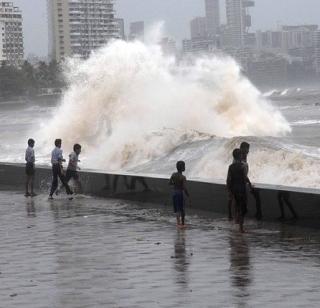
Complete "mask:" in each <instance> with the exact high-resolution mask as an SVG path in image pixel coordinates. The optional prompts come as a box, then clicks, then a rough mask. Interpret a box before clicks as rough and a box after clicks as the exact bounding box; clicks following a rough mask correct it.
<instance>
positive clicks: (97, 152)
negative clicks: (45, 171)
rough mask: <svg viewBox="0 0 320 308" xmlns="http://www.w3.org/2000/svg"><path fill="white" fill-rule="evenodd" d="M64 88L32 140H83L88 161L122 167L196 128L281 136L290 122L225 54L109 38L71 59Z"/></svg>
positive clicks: (48, 143) (68, 143)
mask: <svg viewBox="0 0 320 308" xmlns="http://www.w3.org/2000/svg"><path fill="white" fill-rule="evenodd" d="M67 76H68V79H69V83H70V88H69V89H68V91H67V92H66V93H65V95H64V98H63V100H62V103H61V106H60V107H59V108H58V109H57V111H56V113H55V116H54V117H53V118H52V119H51V120H50V121H49V122H47V123H45V125H44V128H43V130H42V131H41V133H40V135H39V136H38V139H40V143H41V144H42V147H44V151H45V153H49V152H50V149H51V147H52V143H53V140H54V139H55V138H57V137H60V138H62V139H63V142H64V144H63V146H64V148H70V149H71V147H72V145H73V144H74V143H75V142H79V143H81V144H82V145H83V149H84V154H85V156H86V158H87V159H86V166H88V167H91V168H101V169H108V170H111V169H122V170H125V169H128V168H131V167H133V166H136V165H139V164H141V163H143V162H148V161H152V160H154V159H156V158H158V157H161V156H163V155H165V153H169V152H170V151H172V150H173V149H174V148H176V147H177V146H179V145H180V144H182V143H185V142H192V141H194V140H195V138H198V134H195V133H194V132H198V133H200V134H208V135H216V136H222V137H232V136H245V135H254V136H265V135H268V136H282V135H285V134H286V133H287V132H289V131H290V126H289V124H288V123H287V121H286V120H285V119H284V117H283V116H282V115H281V113H280V112H279V111H278V110H277V109H276V108H275V107H273V106H272V105H271V104H270V103H269V101H267V100H266V99H265V98H263V97H262V95H261V93H260V92H259V91H258V90H257V89H256V88H255V87H254V86H253V85H252V84H251V83H250V82H249V81H248V80H247V79H246V78H245V77H243V76H242V75H241V70H240V67H239V66H238V64H237V63H236V62H235V61H234V60H233V59H231V58H229V57H217V56H212V57H205V58H198V59H195V61H194V62H193V63H179V64H177V62H176V60H175V59H174V58H173V57H168V56H165V55H164V54H163V53H162V51H161V48H160V47H159V46H158V45H156V44H154V43H152V44H143V43H141V42H124V41H115V42H112V43H111V44H109V45H108V46H106V47H105V48H103V49H101V50H99V51H97V52H95V53H94V54H93V55H92V56H91V57H90V58H89V59H88V60H87V61H80V60H73V61H71V62H70V65H69V69H68V75H67Z"/></svg>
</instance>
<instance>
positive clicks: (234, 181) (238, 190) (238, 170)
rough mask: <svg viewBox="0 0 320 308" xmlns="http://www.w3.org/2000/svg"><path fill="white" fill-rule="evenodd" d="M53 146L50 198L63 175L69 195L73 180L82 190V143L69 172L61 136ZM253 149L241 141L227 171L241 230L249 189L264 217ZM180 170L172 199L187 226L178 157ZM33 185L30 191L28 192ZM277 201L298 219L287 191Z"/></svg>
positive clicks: (30, 166) (232, 212)
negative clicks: (253, 170)
mask: <svg viewBox="0 0 320 308" xmlns="http://www.w3.org/2000/svg"><path fill="white" fill-rule="evenodd" d="M34 145H35V141H34V140H33V139H29V140H28V147H27V149H26V153H25V160H26V169H25V170H26V192H25V196H26V197H34V196H36V193H35V192H34V176H35V161H36V159H35V152H34ZM54 145H55V147H54V149H53V150H52V152H51V165H52V184H51V188H50V193H49V200H52V199H53V194H54V193H56V194H58V193H59V191H60V188H58V178H59V179H60V181H61V183H62V186H64V188H65V190H66V193H67V195H68V199H69V200H72V199H73V193H74V192H73V191H72V190H71V188H70V186H69V181H70V180H71V179H73V180H74V182H75V183H76V186H77V187H78V189H79V191H81V190H82V189H81V182H80V179H79V174H78V170H80V168H79V167H78V162H80V160H79V155H80V153H81V145H80V144H75V145H74V146H73V152H72V153H70V155H69V162H68V166H67V170H66V172H64V169H63V163H64V162H66V160H65V159H64V157H63V151H62V149H61V146H62V140H61V139H56V140H55V142H54ZM249 150H250V144H249V143H247V142H242V143H241V145H240V148H236V149H234V150H233V152H232V156H233V162H232V164H231V165H230V166H229V169H228V174H227V180H226V184H227V192H228V218H229V220H230V221H231V220H233V218H234V220H235V222H236V223H237V224H239V230H240V232H241V233H243V232H244V227H243V225H244V218H245V216H246V214H247V196H248V193H250V194H252V196H253V198H254V199H255V204H256V215H255V217H256V219H257V220H261V219H262V211H261V201H260V193H259V189H257V188H255V187H254V186H253V185H252V184H251V181H250V179H249V177H248V173H249V164H248V162H247V157H248V154H249ZM176 168H177V172H174V173H173V174H172V175H171V177H170V180H169V185H170V186H171V187H172V202H173V209H174V213H175V214H176V219H177V226H178V227H182V228H183V227H184V226H185V206H186V197H187V198H189V197H190V194H189V191H188V189H187V179H186V177H185V176H184V175H183V172H184V171H185V169H186V164H185V162H184V161H178V162H177V163H176ZM29 188H30V192H29ZM278 201H279V205H280V210H281V217H280V218H283V217H284V211H283V206H284V203H286V204H287V206H288V207H289V209H290V211H291V213H292V214H293V217H294V218H295V219H296V218H297V214H296V213H295V211H294V209H293V207H292V205H291V203H290V201H289V198H288V196H287V195H286V194H285V193H281V194H279V195H278Z"/></svg>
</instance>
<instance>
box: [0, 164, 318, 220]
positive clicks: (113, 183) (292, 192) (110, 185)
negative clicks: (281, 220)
mask: <svg viewBox="0 0 320 308" xmlns="http://www.w3.org/2000/svg"><path fill="white" fill-rule="evenodd" d="M80 177H81V182H82V185H83V192H84V193H85V194H88V195H93V196H99V197H110V198H116V199H124V200H133V201H139V202H148V203H155V204H163V205H168V204H171V198H170V187H169V185H168V178H165V177H160V176H156V175H154V176H153V175H145V174H129V173H121V174H120V173H119V174H117V173H104V172H100V171H93V170H92V171H90V170H86V171H81V172H80ZM24 185H25V167H24V165H23V164H9V163H0V188H1V189H15V190H22V189H24ZM50 185H51V168H50V167H46V166H37V169H36V178H35V188H36V189H37V190H41V192H43V193H47V192H48V191H49V188H50ZM255 187H256V189H257V191H258V196H256V197H258V199H259V198H260V202H261V211H262V216H263V218H264V219H266V220H274V219H277V218H278V217H279V216H280V207H279V200H281V201H282V202H283V203H284V208H285V213H286V217H287V218H290V217H291V213H290V212H289V211H288V207H287V205H286V202H289V203H290V204H292V205H293V207H294V209H295V211H296V212H297V214H298V216H299V221H306V220H308V221H310V220H312V221H314V222H317V221H320V219H319V218H320V190H317V189H302V188H297V187H285V186H276V185H262V184H256V185H255ZM188 189H189V191H190V195H191V198H190V207H192V208H194V209H201V210H206V211H211V212H217V213H227V202H228V194H227V191H226V186H225V184H224V183H222V182H221V183H219V182H218V183H217V182H216V183H214V182H213V181H209V180H208V181H204V180H202V181H198V180H192V179H191V180H188ZM248 201H249V203H248V209H249V214H248V216H255V214H256V202H255V198H253V196H252V195H251V194H249V197H248ZM258 201H259V200H258Z"/></svg>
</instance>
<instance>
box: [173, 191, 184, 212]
mask: <svg viewBox="0 0 320 308" xmlns="http://www.w3.org/2000/svg"><path fill="white" fill-rule="evenodd" d="M172 201H173V210H174V212H175V213H183V212H184V196H183V191H174V192H173V194H172Z"/></svg>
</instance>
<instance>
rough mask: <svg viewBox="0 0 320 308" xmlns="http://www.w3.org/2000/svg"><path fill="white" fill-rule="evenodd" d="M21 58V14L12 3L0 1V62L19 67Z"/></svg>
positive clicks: (22, 53) (22, 51)
mask: <svg viewBox="0 0 320 308" xmlns="http://www.w3.org/2000/svg"><path fill="white" fill-rule="evenodd" d="M23 57H24V49H23V34H22V13H21V11H20V10H19V8H18V7H16V6H14V4H13V3H12V2H5V1H0V62H1V63H2V62H3V61H5V62H6V64H8V65H14V66H19V65H20V64H21V63H22V61H23Z"/></svg>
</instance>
